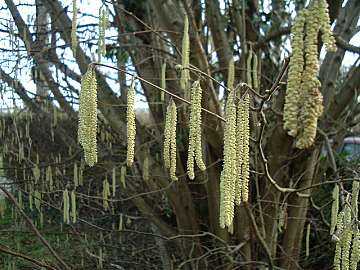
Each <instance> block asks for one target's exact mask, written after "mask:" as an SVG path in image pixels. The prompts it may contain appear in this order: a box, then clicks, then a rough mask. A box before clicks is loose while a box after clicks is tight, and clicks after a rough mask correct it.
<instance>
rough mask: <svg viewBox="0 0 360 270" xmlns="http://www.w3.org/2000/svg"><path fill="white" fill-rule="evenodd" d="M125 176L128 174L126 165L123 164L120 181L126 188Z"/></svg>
mask: <svg viewBox="0 0 360 270" xmlns="http://www.w3.org/2000/svg"><path fill="white" fill-rule="evenodd" d="M125 176H126V166H122V167H121V170H120V182H121V184H122V186H123V188H126V182H125Z"/></svg>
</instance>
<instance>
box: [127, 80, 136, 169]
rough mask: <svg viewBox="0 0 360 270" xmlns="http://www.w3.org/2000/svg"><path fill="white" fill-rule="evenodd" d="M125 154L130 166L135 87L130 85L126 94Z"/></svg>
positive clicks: (132, 157)
mask: <svg viewBox="0 0 360 270" xmlns="http://www.w3.org/2000/svg"><path fill="white" fill-rule="evenodd" d="M126 113H127V156H126V163H127V166H128V167H130V166H131V165H132V164H133V162H134V155H135V137H136V122H135V88H134V86H133V85H132V86H131V87H130V89H129V91H128V94H127V112H126Z"/></svg>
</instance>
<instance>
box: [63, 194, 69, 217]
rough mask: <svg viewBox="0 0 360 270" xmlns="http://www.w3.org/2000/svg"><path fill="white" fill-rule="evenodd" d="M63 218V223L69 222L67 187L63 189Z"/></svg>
mask: <svg viewBox="0 0 360 270" xmlns="http://www.w3.org/2000/svg"><path fill="white" fill-rule="evenodd" d="M63 206H64V207H63V220H64V223H65V224H69V223H70V213H69V212H70V202H69V192H68V190H67V188H66V189H65V190H64V191H63Z"/></svg>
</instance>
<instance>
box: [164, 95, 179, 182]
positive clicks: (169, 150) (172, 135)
mask: <svg viewBox="0 0 360 270" xmlns="http://www.w3.org/2000/svg"><path fill="white" fill-rule="evenodd" d="M176 125H177V109H176V104H175V102H174V101H173V100H171V101H170V103H169V105H168V107H167V110H166V119H165V131H164V137H165V140H164V164H165V168H167V169H170V178H171V179H172V180H173V181H176V180H177V177H176V152H177V148H176Z"/></svg>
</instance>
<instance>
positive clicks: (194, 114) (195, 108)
mask: <svg viewBox="0 0 360 270" xmlns="http://www.w3.org/2000/svg"><path fill="white" fill-rule="evenodd" d="M201 97H202V89H201V86H200V81H195V82H194V83H193V85H192V87H191V111H190V122H189V125H190V130H189V148H188V160H187V171H188V175H189V178H190V179H191V180H193V179H194V178H195V171H194V160H195V161H196V164H197V165H198V167H199V168H200V170H202V171H204V170H206V166H205V163H204V161H203V159H202V139H201V133H202V132H201Z"/></svg>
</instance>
